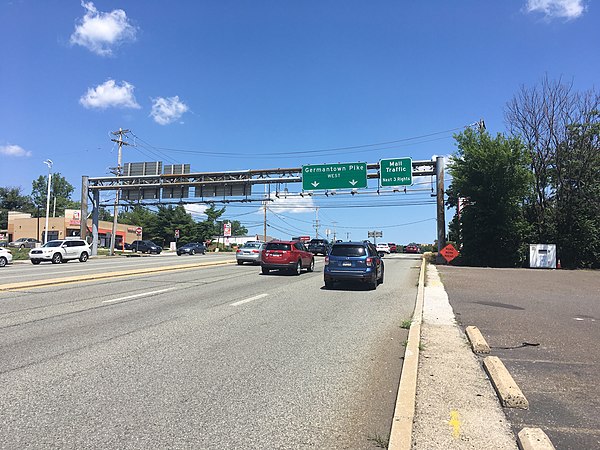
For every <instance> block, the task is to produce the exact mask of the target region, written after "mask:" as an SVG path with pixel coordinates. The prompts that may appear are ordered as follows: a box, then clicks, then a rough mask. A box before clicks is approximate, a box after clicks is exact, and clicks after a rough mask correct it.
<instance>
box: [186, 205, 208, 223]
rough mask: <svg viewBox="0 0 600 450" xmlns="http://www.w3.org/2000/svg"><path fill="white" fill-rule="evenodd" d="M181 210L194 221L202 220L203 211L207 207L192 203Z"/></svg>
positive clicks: (203, 216)
mask: <svg viewBox="0 0 600 450" xmlns="http://www.w3.org/2000/svg"><path fill="white" fill-rule="evenodd" d="M183 208H184V209H185V212H187V213H188V214H191V215H192V217H193V218H194V219H199V218H202V219H203V218H205V217H206V214H205V213H204V211H206V210H207V209H208V208H209V206H208V205H204V204H200V203H194V204H190V205H183Z"/></svg>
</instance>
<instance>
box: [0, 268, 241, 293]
mask: <svg viewBox="0 0 600 450" xmlns="http://www.w3.org/2000/svg"><path fill="white" fill-rule="evenodd" d="M229 264H235V261H217V262H203V263H194V264H181V265H177V266H161V267H150V268H145V269H134V270H121V271H118V272H107V273H98V274H88V275H85V274H81V275H73V276H70V277H62V278H48V279H45V280H32V281H22V282H19V283H7V284H0V291H11V290H20V289H29V288H36V287H41V286H54V285H59V284H68V283H82V282H87V281H96V280H104V279H107V278H123V277H130V276H136V275H147V274H149V273H157V272H174V271H178V270H190V269H197V268H199V267H210V266H224V265H229Z"/></svg>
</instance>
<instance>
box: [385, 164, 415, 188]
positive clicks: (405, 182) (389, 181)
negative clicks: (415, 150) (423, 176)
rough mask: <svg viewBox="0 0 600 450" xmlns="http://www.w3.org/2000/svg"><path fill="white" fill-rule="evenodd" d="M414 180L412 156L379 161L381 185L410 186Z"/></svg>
mask: <svg viewBox="0 0 600 450" xmlns="http://www.w3.org/2000/svg"><path fill="white" fill-rule="evenodd" d="M412 182H413V179H412V158H396V159H382V160H381V161H379V184H380V185H381V186H410V185H412Z"/></svg>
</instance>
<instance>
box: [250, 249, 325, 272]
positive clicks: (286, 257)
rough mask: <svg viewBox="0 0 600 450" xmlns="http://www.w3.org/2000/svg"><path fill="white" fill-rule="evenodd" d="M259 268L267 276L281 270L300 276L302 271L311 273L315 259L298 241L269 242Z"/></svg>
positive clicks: (263, 252)
mask: <svg viewBox="0 0 600 450" xmlns="http://www.w3.org/2000/svg"><path fill="white" fill-rule="evenodd" d="M261 256H262V258H261V262H260V267H261V270H262V273H263V274H265V275H267V274H268V273H269V272H270V271H271V270H283V271H287V272H291V273H293V274H295V275H300V272H302V269H306V270H308V271H309V272H312V271H313V270H314V269H315V257H314V255H313V254H312V253H311V252H309V251H308V249H307V248H306V246H305V245H304V244H303V243H302V242H300V241H271V242H268V243H267V245H265V248H264V250H263V251H262V255H261Z"/></svg>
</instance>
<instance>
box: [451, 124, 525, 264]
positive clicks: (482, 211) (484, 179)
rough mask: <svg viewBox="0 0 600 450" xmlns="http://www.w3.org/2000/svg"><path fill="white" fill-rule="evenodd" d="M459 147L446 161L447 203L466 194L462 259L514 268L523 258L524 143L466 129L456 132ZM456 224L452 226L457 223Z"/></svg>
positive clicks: (460, 224) (460, 222)
mask: <svg viewBox="0 0 600 450" xmlns="http://www.w3.org/2000/svg"><path fill="white" fill-rule="evenodd" d="M455 139H456V141H457V143H458V151H457V152H456V153H455V155H454V157H453V161H452V163H451V164H450V166H449V172H450V174H451V175H452V183H451V185H450V187H449V189H448V192H447V193H448V205H449V206H454V207H456V206H457V205H458V200H459V198H461V199H465V200H464V202H462V203H464V205H466V206H463V208H462V211H461V213H460V219H459V220H458V228H459V229H458V234H459V239H458V244H459V245H460V246H461V257H462V261H463V262H464V263H465V264H469V265H476V266H491V267H514V266H517V265H519V264H520V263H521V262H522V261H523V259H524V256H525V255H524V250H525V248H524V236H525V235H526V232H527V222H526V221H525V219H524V217H523V214H522V202H523V199H524V198H525V197H526V196H527V194H528V193H529V192H530V189H531V175H530V172H529V170H528V167H527V164H528V159H527V157H526V151H525V148H524V146H523V144H522V143H521V142H520V140H519V139H517V138H508V139H507V138H505V137H504V136H502V135H500V134H499V135H497V136H496V137H495V138H492V137H491V136H490V135H489V134H488V133H486V132H483V133H480V132H476V131H474V130H472V129H467V130H465V131H464V132H463V133H460V134H458V135H456V136H455ZM455 228H456V227H455Z"/></svg>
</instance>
